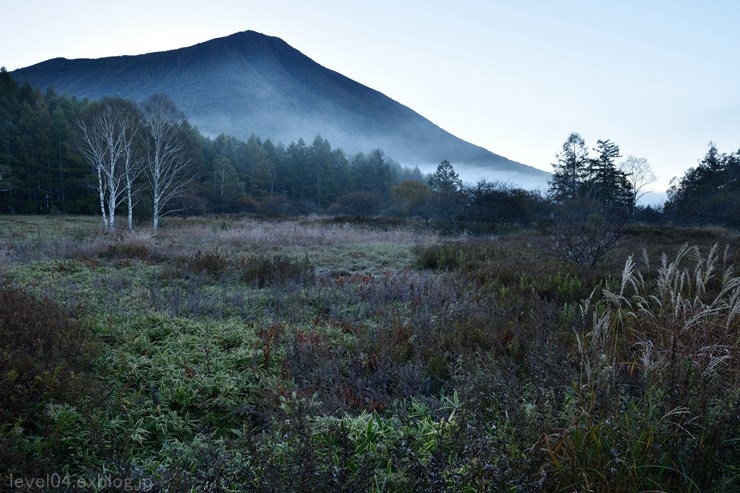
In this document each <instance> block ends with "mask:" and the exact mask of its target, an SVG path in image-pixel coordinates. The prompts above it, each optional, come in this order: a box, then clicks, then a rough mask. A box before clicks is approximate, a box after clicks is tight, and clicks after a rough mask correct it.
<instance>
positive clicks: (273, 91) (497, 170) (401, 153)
mask: <svg viewBox="0 0 740 493" xmlns="http://www.w3.org/2000/svg"><path fill="white" fill-rule="evenodd" d="M12 74H13V76H14V77H15V78H16V79H18V80H19V81H20V82H23V81H26V80H28V81H29V82H30V83H31V84H32V85H34V86H37V87H42V88H45V87H48V86H53V87H55V88H56V89H57V91H60V92H67V93H70V94H72V95H75V96H78V97H88V98H91V99H97V98H100V97H103V96H109V95H113V96H122V97H127V98H132V99H134V100H137V101H139V100H143V99H144V98H146V97H148V96H150V95H151V94H153V93H158V92H163V93H166V94H168V95H169V96H170V97H171V98H172V99H173V100H174V101H175V103H177V105H178V106H179V107H180V108H181V109H182V110H183V111H184V112H185V114H186V115H187V116H188V118H189V120H190V121H191V122H192V123H193V124H195V125H196V126H198V127H199V128H200V130H201V131H203V132H205V133H206V134H211V135H217V134H220V133H227V134H231V135H234V136H236V137H239V138H242V139H244V138H246V137H247V136H249V135H250V134H252V133H254V134H257V135H260V136H262V137H271V138H272V139H273V140H279V141H283V142H289V141H294V140H297V139H298V138H301V137H302V138H304V139H312V138H313V136H315V135H317V134H321V135H322V136H323V137H325V138H327V139H328V140H329V141H330V142H332V144H334V145H336V146H338V147H342V148H344V149H345V150H347V151H349V152H356V151H368V150H370V149H373V148H377V147H379V148H382V149H384V150H385V151H386V152H387V153H388V154H390V155H391V156H393V157H394V158H396V159H399V160H400V161H401V162H403V163H404V164H409V165H422V166H423V165H436V164H437V163H439V162H440V161H442V160H444V159H448V160H450V161H451V162H452V163H453V164H454V165H455V166H456V167H459V168H461V169H463V168H464V167H466V166H467V167H477V168H479V169H480V170H481V173H485V174H487V175H489V177H491V178H499V179H506V180H510V181H513V182H515V183H517V182H521V181H522V179H533V180H535V181H539V182H540V183H544V181H545V180H546V179H547V177H548V176H549V175H548V174H547V173H545V172H543V171H539V170H536V169H534V168H531V167H529V166H525V165H522V164H519V163H516V162H513V161H510V160H508V159H506V158H503V157H501V156H498V155H496V154H493V153H491V152H489V151H487V150H485V149H483V148H481V147H478V146H475V145H472V144H470V143H468V142H465V141H463V140H461V139H459V138H457V137H455V136H454V135H452V134H450V133H448V132H446V131H444V130H442V129H441V128H439V127H437V126H436V125H434V124H433V123H431V122H430V121H429V120H427V119H425V118H424V117H422V116H421V115H419V114H418V113H416V112H414V111H413V110H411V109H410V108H408V107H406V106H404V105H402V104H400V103H398V102H396V101H394V100H392V99H390V98H388V97H387V96H385V95H383V94H382V93H380V92H378V91H375V90H373V89H370V88H368V87H366V86H364V85H362V84H360V83H358V82H355V81H353V80H351V79H349V78H347V77H345V76H343V75H341V74H339V73H338V72H335V71H332V70H329V69H327V68H325V67H323V66H321V65H319V64H318V63H316V62H314V61H313V60H311V59H310V58H309V57H307V56H305V55H304V54H302V53H301V52H300V51H298V50H296V49H295V48H293V47H292V46H290V45H289V44H288V43H286V42H285V41H283V40H282V39H280V38H277V37H274V36H268V35H265V34H262V33H259V32H256V31H249V30H248V31H242V32H238V33H234V34H231V35H229V36H225V37H221V38H216V39H212V40H210V41H205V42H202V43H198V44H196V45H193V46H190V47H186V48H180V49H177V50H172V51H163V52H158V53H148V54H144V55H136V56H123V57H108V58H100V59H95V60H67V59H65V58H55V59H52V60H48V61H46V62H42V63H39V64H37V65H33V66H31V67H27V68H24V69H20V70H16V71H15V72H13V73H12ZM503 173H514V175H515V176H513V177H512V176H504V175H503ZM517 178H520V179H517Z"/></svg>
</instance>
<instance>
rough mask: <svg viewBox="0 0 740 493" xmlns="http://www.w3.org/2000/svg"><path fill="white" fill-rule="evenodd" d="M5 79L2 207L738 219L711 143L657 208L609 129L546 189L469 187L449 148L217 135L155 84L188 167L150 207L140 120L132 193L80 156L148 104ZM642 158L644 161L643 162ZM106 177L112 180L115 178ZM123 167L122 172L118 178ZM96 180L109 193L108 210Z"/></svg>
mask: <svg viewBox="0 0 740 493" xmlns="http://www.w3.org/2000/svg"><path fill="white" fill-rule="evenodd" d="M0 89H1V92H0V118H2V122H3V125H2V126H1V127H0V212H3V213H11V214H102V215H103V216H105V215H107V214H110V212H106V210H108V211H109V210H110V205H111V204H113V211H114V212H115V210H116V209H117V208H118V207H121V208H123V204H124V203H126V200H128V203H129V204H130V205H131V207H130V209H131V211H130V212H131V215H132V216H133V218H134V219H136V220H137V221H139V222H142V221H146V220H151V216H152V215H153V209H161V210H160V211H159V212H161V213H164V214H167V213H178V214H180V215H202V214H206V213H253V214H254V213H256V214H266V215H272V216H290V215H304V214H310V213H330V214H335V215H336V214H340V215H349V216H379V215H383V216H396V217H417V218H421V219H423V220H425V221H432V222H433V223H434V224H436V225H438V226H439V227H440V229H442V230H445V231H456V232H460V231H463V230H465V231H469V232H473V233H490V232H495V231H508V230H512V229H517V228H527V227H533V226H538V225H542V224H546V223H547V222H548V221H549V219H550V218H552V217H553V216H557V217H561V216H562V215H563V213H562V211H563V210H564V209H563V205H564V204H565V205H567V204H569V203H571V204H572V203H575V202H580V203H581V205H583V204H584V203H588V208H590V209H594V208H596V209H598V210H599V213H600V214H605V213H608V214H609V215H612V216H613V213H614V212H619V215H620V216H623V218H622V219H620V220H623V221H628V220H639V221H643V222H654V223H664V222H671V223H674V224H679V225H698V224H716V225H725V226H730V227H738V225H739V223H738V221H739V220H738V218H737V215H736V214H734V213H733V212H732V211H734V210H737V201H738V195H740V171H739V170H740V151H737V152H735V153H720V152H719V150H718V149H717V148H716V146H714V145H713V144H710V146H709V150H708V152H707V154H706V156H705V157H704V158H703V159H702V160H701V161H700V162H699V163H698V165H697V166H696V167H694V168H691V169H690V170H689V171H688V172H687V173H686V174H685V176H683V177H682V178H680V179H677V180H674V182H673V185H672V187H671V189H670V190H669V191H668V194H669V198H668V201H667V202H666V204H665V206H664V207H663V208H654V207H644V206H641V205H640V204H639V197H640V196H641V194H642V193H644V191H645V189H644V187H645V186H646V185H649V180H647V178H648V177H649V175H650V172H649V165H648V164H647V163H646V162H645V161H644V160H642V164H641V160H640V158H636V157H634V156H628V157H627V158H626V159H624V160H622V161H620V160H619V158H621V157H622V156H621V154H620V150H619V147H618V145H616V144H615V143H613V142H611V141H609V140H600V141H598V142H597V146H596V147H594V148H593V149H592V151H589V149H588V147H587V146H586V144H585V142H584V141H583V139H582V138H581V137H580V135H578V134H577V133H574V134H572V135H571V136H569V137H568V139H567V140H566V142H565V143H564V144H563V148H562V150H561V152H560V153H559V154H558V155H557V156H558V160H557V162H556V163H554V164H553V167H554V170H553V171H554V174H553V180H552V182H551V186H550V190H548V191H547V192H533V191H528V190H524V189H520V188H517V187H516V186H513V185H511V184H508V183H501V182H496V181H486V180H481V181H480V182H478V183H475V184H464V183H462V181H460V180H459V179H458V178H457V174H456V173H455V170H454V163H449V162H447V161H446V160H445V157H444V156H440V159H439V160H440V166H439V167H438V169H437V172H436V173H434V174H427V175H424V174H422V173H421V172H420V171H419V169H418V168H413V169H411V168H408V167H405V166H402V165H401V164H399V163H398V162H396V161H395V160H394V159H393V158H392V156H388V155H386V154H385V153H384V152H383V150H382V149H372V150H370V149H369V150H368V151H367V152H366V153H358V154H355V155H349V154H347V153H346V152H344V151H343V150H342V149H339V148H333V147H332V145H331V143H330V142H328V141H327V140H326V139H324V138H322V137H321V136H320V135H317V136H315V138H314V139H313V141H312V142H310V143H307V142H306V141H304V140H303V139H299V140H298V141H297V142H291V143H289V144H288V145H285V144H283V143H281V142H273V141H272V140H271V139H270V138H269V136H268V137H266V138H261V137H258V136H256V135H251V136H250V137H249V138H248V139H247V140H246V141H243V140H240V139H238V138H236V137H233V136H229V135H223V134H222V135H219V136H217V137H215V138H210V137H207V136H204V135H203V134H201V133H200V132H199V131H198V129H197V128H194V127H192V126H191V125H190V124H189V123H188V122H187V119H186V118H185V117H184V115H182V114H181V113H179V112H178V111H177V109H176V108H175V107H174V103H172V102H171V101H169V100H168V99H167V98H166V97H165V96H161V95H160V98H161V99H165V100H167V101H168V104H169V105H171V110H172V111H173V115H174V116H175V117H176V118H175V119H174V120H173V121H171V122H170V124H171V125H172V126H173V129H174V133H173V136H172V138H173V139H174V140H173V142H174V143H176V145H177V152H176V154H177V155H176V158H177V159H178V161H179V162H180V163H181V166H179V167H178V168H177V173H173V176H174V177H176V178H177V180H176V182H177V183H174V184H173V186H174V185H177V187H176V188H177V190H176V192H177V193H171V194H170V196H169V197H168V199H169V201H168V203H166V204H158V206H157V207H155V205H154V202H155V197H154V196H153V194H152V193H151V190H152V187H151V173H146V172H145V171H146V168H147V167H149V166H147V162H148V161H147V159H148V156H150V155H151V150H152V145H151V144H152V141H151V136H150V137H149V140H147V139H146V138H145V137H146V136H144V135H143V133H144V132H143V131H140V130H139V129H138V128H134V127H132V131H133V132H134V133H135V134H138V136H139V137H140V138H138V139H135V140H136V141H135V142H134V141H131V142H130V146H129V147H130V149H129V152H130V156H129V158H130V159H131V164H132V166H133V165H135V167H134V170H133V171H132V175H131V177H130V178H133V180H131V181H132V185H131V190H129V191H132V196H131V197H130V198H128V199H126V197H124V194H123V188H125V187H123V186H122V185H120V184H118V185H112V184H111V185H110V186H107V184H103V186H102V188H104V189H105V190H101V187H99V186H98V184H97V183H96V179H95V169H96V165H95V164H94V163H93V164H91V162H90V159H89V156H88V158H86V154H85V149H89V148H90V146H89V145H88V146H85V145H84V144H83V142H82V139H81V128H82V127H81V125H83V124H84V123H85V122H89V121H91V119H94V118H95V115H96V114H98V115H99V114H100V113H101V112H104V111H106V109H105V108H107V110H108V111H114V110H115V108H116V107H117V108H118V110H119V112H120V111H123V109H124V108H127V109H128V110H130V111H132V112H133V115H132V116H131V117H132V118H133V121H135V125H134V126H135V127H139V126H141V125H143V124H144V123H143V122H145V121H146V118H145V112H144V111H143V108H144V106H143V103H142V104H141V105H137V104H136V103H135V102H132V101H125V100H122V99H108V100H104V101H88V100H78V99H76V98H74V97H69V96H67V95H59V94H57V93H56V92H55V91H54V89H53V88H48V89H47V90H46V91H45V92H42V91H41V90H40V89H38V88H32V87H31V86H30V85H29V84H27V83H26V84H20V85H19V84H18V83H17V82H16V81H15V80H14V79H13V78H12V77H11V76H10V74H8V73H7V71H5V70H2V71H0ZM151 99H152V98H150V100H151ZM592 154H593V155H592ZM116 159H122V158H121V157H120V156H119V157H117V158H116ZM636 163H637V164H638V165H639V164H641V166H638V167H637V168H635V167H634V165H635V164H636ZM110 165H115V162H114V163H111V164H109V166H110ZM120 169H122V166H119V171H118V172H116V173H119V174H120ZM433 175H434V176H433ZM109 176H111V183H112V179H113V175H110V174H109ZM121 176H122V175H120V176H119V175H116V177H115V178H116V180H119V181H120V180H121ZM111 187H113V189H112V190H111V189H110V188H111ZM106 190H107V192H106ZM101 191H102V192H103V194H104V195H106V196H107V197H108V200H107V201H106V202H107V203H106V207H104V208H103V210H102V211H101V208H100V206H99V203H100V200H99V199H98V195H100V192H101ZM111 198H112V199H113V202H110V199H111ZM572 209H573V208H572V207H571V208H567V207H566V208H565V210H566V211H571V210H572ZM623 212H624V214H622V213H623ZM567 214H569V212H566V213H565V215H566V216H567Z"/></svg>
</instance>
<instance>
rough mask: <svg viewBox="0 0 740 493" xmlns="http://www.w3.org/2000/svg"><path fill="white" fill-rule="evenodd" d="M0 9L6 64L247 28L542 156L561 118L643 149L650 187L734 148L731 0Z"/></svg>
mask: <svg viewBox="0 0 740 493" xmlns="http://www.w3.org/2000/svg"><path fill="white" fill-rule="evenodd" d="M0 11H1V12H2V14H3V15H2V18H3V22H2V25H3V29H0V65H4V66H6V67H7V68H8V69H9V70H12V69H15V68H19V67H23V66H27V65H32V64H34V63H38V62H41V61H43V60H46V59H49V58H53V57H58V56H64V57H66V58H97V57H103V56H111V55H122V54H139V53H145V52H150V51H162V50H169V49H174V48H178V47H182V46H189V45H192V44H195V43H198V42H201V41H206V40H208V39H212V38H215V37H220V36H226V35H229V34H232V33H234V32H237V31H244V30H249V29H251V30H255V31H259V32H262V33H264V34H269V35H273V36H278V37H280V38H282V39H284V40H285V41H286V42H288V43H289V44H291V45H292V46H293V47H295V48H297V49H298V50H300V51H302V52H303V53H304V54H306V55H308V56H309V57H311V58H313V59H314V60H315V61H317V62H319V63H321V64H322V65H324V66H326V67H328V68H331V69H333V70H336V71H338V72H340V73H342V74H344V75H346V76H348V77H350V78H352V79H355V80H357V81H358V82H361V83H363V84H365V85H367V86H370V87H372V88H374V89H377V90H379V91H381V92H383V93H385V94H386V95H388V96H390V97H392V98H393V99H396V100H397V101H399V102H401V103H403V104H405V105H407V106H409V107H411V108H412V109H414V110H416V111H418V112H419V113H421V114H422V115H424V116H425V117H427V118H429V119H430V120H432V121H433V122H435V123H436V124H438V125H439V126H441V127H442V128H444V129H446V130H448V131H450V132H452V133H453V134H455V135H457V136H459V137H461V138H463V139H465V140H468V141H470V142H473V143H475V144H478V145H481V146H483V147H486V148H488V149H490V150H491V151H493V152H496V153H498V154H501V155H504V156H506V157H508V158H510V159H514V160H516V161H520V162H523V163H526V164H530V165H532V166H535V167H537V168H541V169H544V170H547V171H550V170H551V169H552V168H551V166H550V163H551V162H553V161H554V155H555V153H556V152H557V151H558V150H559V148H560V146H561V145H562V143H563V141H565V139H566V138H567V136H568V134H569V133H570V132H573V131H577V132H580V133H581V135H583V137H584V138H585V139H586V142H587V144H589V145H591V146H593V145H595V143H596V140H597V139H611V140H612V141H614V142H616V143H617V144H619V145H620V148H621V150H622V153H623V154H624V155H627V154H634V155H637V156H640V157H645V158H647V159H648V160H649V162H650V163H651V165H652V166H653V169H654V170H655V172H656V174H657V175H658V182H657V183H656V185H655V188H656V189H657V190H658V191H664V190H665V188H666V187H667V185H668V182H669V180H670V179H671V177H673V176H677V175H678V176H680V175H682V174H683V172H684V171H685V170H686V169H687V168H688V167H690V166H694V165H695V164H696V162H697V159H699V158H700V157H702V156H703V155H704V153H705V151H706V145H707V143H708V142H709V141H710V140H712V141H714V142H716V143H717V145H718V146H719V148H720V150H721V151H725V152H731V151H734V150H737V149H738V148H740V29H738V25H740V0H707V1H705V2H699V1H682V0H673V1H663V0H660V1H658V0H655V1H651V0H643V1H632V0H620V1H605V0H604V1H600V0H590V1H585V0H583V1H579V0H553V1H534V0H519V1H515V0H511V1H474V0H457V1H455V2H451V1H449V2H448V1H445V2H442V1H433V0H432V1H430V0H427V1H416V0H414V1H402V0H395V1H390V0H388V1H386V0H382V1H380V0H376V1H373V2H369V1H368V2H350V1H336V0H334V1H332V0H313V1H311V2H307V1H283V0H271V1H255V0H242V1H236V0H234V1H228V0H223V1H222V0H211V1H208V2H203V1H191V0H180V1H177V2H173V1H164V2H156V1H153V0H149V1H141V0H129V1H126V2H115V3H110V4H109V3H107V2H100V1H71V2H58V1H27V2H18V1H17V0H2V7H1V10H0ZM453 164H454V163H453Z"/></svg>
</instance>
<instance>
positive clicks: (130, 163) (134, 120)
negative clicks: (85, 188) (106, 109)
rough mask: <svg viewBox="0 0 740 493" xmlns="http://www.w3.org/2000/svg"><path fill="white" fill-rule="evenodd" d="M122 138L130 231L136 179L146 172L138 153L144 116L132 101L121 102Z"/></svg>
mask: <svg viewBox="0 0 740 493" xmlns="http://www.w3.org/2000/svg"><path fill="white" fill-rule="evenodd" d="M118 111H119V115H118V118H119V125H120V133H121V135H120V138H121V159H122V165H123V169H122V171H123V177H124V182H125V183H124V186H125V189H126V205H127V209H128V229H129V230H132V229H134V205H135V202H134V195H135V194H136V190H135V188H134V187H135V183H136V179H137V178H138V177H139V175H141V173H142V171H143V170H144V167H143V161H144V160H143V157H142V156H141V154H140V153H139V152H138V139H139V136H140V134H141V123H142V114H141V111H139V109H138V108H137V107H136V105H135V104H134V103H132V102H130V101H126V100H121V101H120V102H119V104H118Z"/></svg>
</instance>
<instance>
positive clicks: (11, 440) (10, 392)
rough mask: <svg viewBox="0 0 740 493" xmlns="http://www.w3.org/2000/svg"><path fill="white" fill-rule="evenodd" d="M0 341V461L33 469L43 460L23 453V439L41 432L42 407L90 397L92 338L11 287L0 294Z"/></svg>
mask: <svg viewBox="0 0 740 493" xmlns="http://www.w3.org/2000/svg"><path fill="white" fill-rule="evenodd" d="M0 339H1V340H2V341H3V343H2V347H0V432H1V434H0V463H2V464H4V465H5V466H6V467H8V470H13V469H15V470H16V471H26V472H29V471H31V472H33V471H38V470H39V468H43V465H41V464H40V463H36V462H35V461H41V462H44V460H43V457H42V458H38V457H36V458H35V459H34V458H33V457H32V456H33V455H34V454H32V453H31V452H30V451H26V452H28V453H29V454H31V455H28V454H27V453H26V452H24V450H23V446H22V444H23V441H24V436H26V435H28V434H30V435H33V434H34V433H38V432H40V429H41V428H42V427H43V425H42V420H41V419H40V416H43V415H45V414H46V411H45V408H46V407H47V405H51V404H54V405H58V404H64V403H70V404H73V405H78V404H79V403H80V401H81V400H83V397H84V396H86V395H93V394H95V389H96V388H97V383H96V381H95V380H93V379H92V378H91V377H90V376H89V375H88V373H87V372H86V366H87V361H88V354H89V353H90V352H91V348H90V345H91V340H90V338H89V337H88V336H87V334H86V333H85V332H84V331H83V330H82V329H81V328H80V327H79V325H78V324H77V323H76V322H75V321H74V320H73V319H72V318H70V316H69V314H68V313H66V312H65V311H64V310H63V309H62V308H61V307H59V306H58V305H56V304H55V303H53V302H52V301H49V300H45V299H39V298H36V297H34V296H32V295H30V294H28V293H26V292H25V291H23V290H20V289H15V288H4V289H1V290H0ZM19 447H20V448H19ZM42 455H43V454H42ZM49 460H50V459H49Z"/></svg>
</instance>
